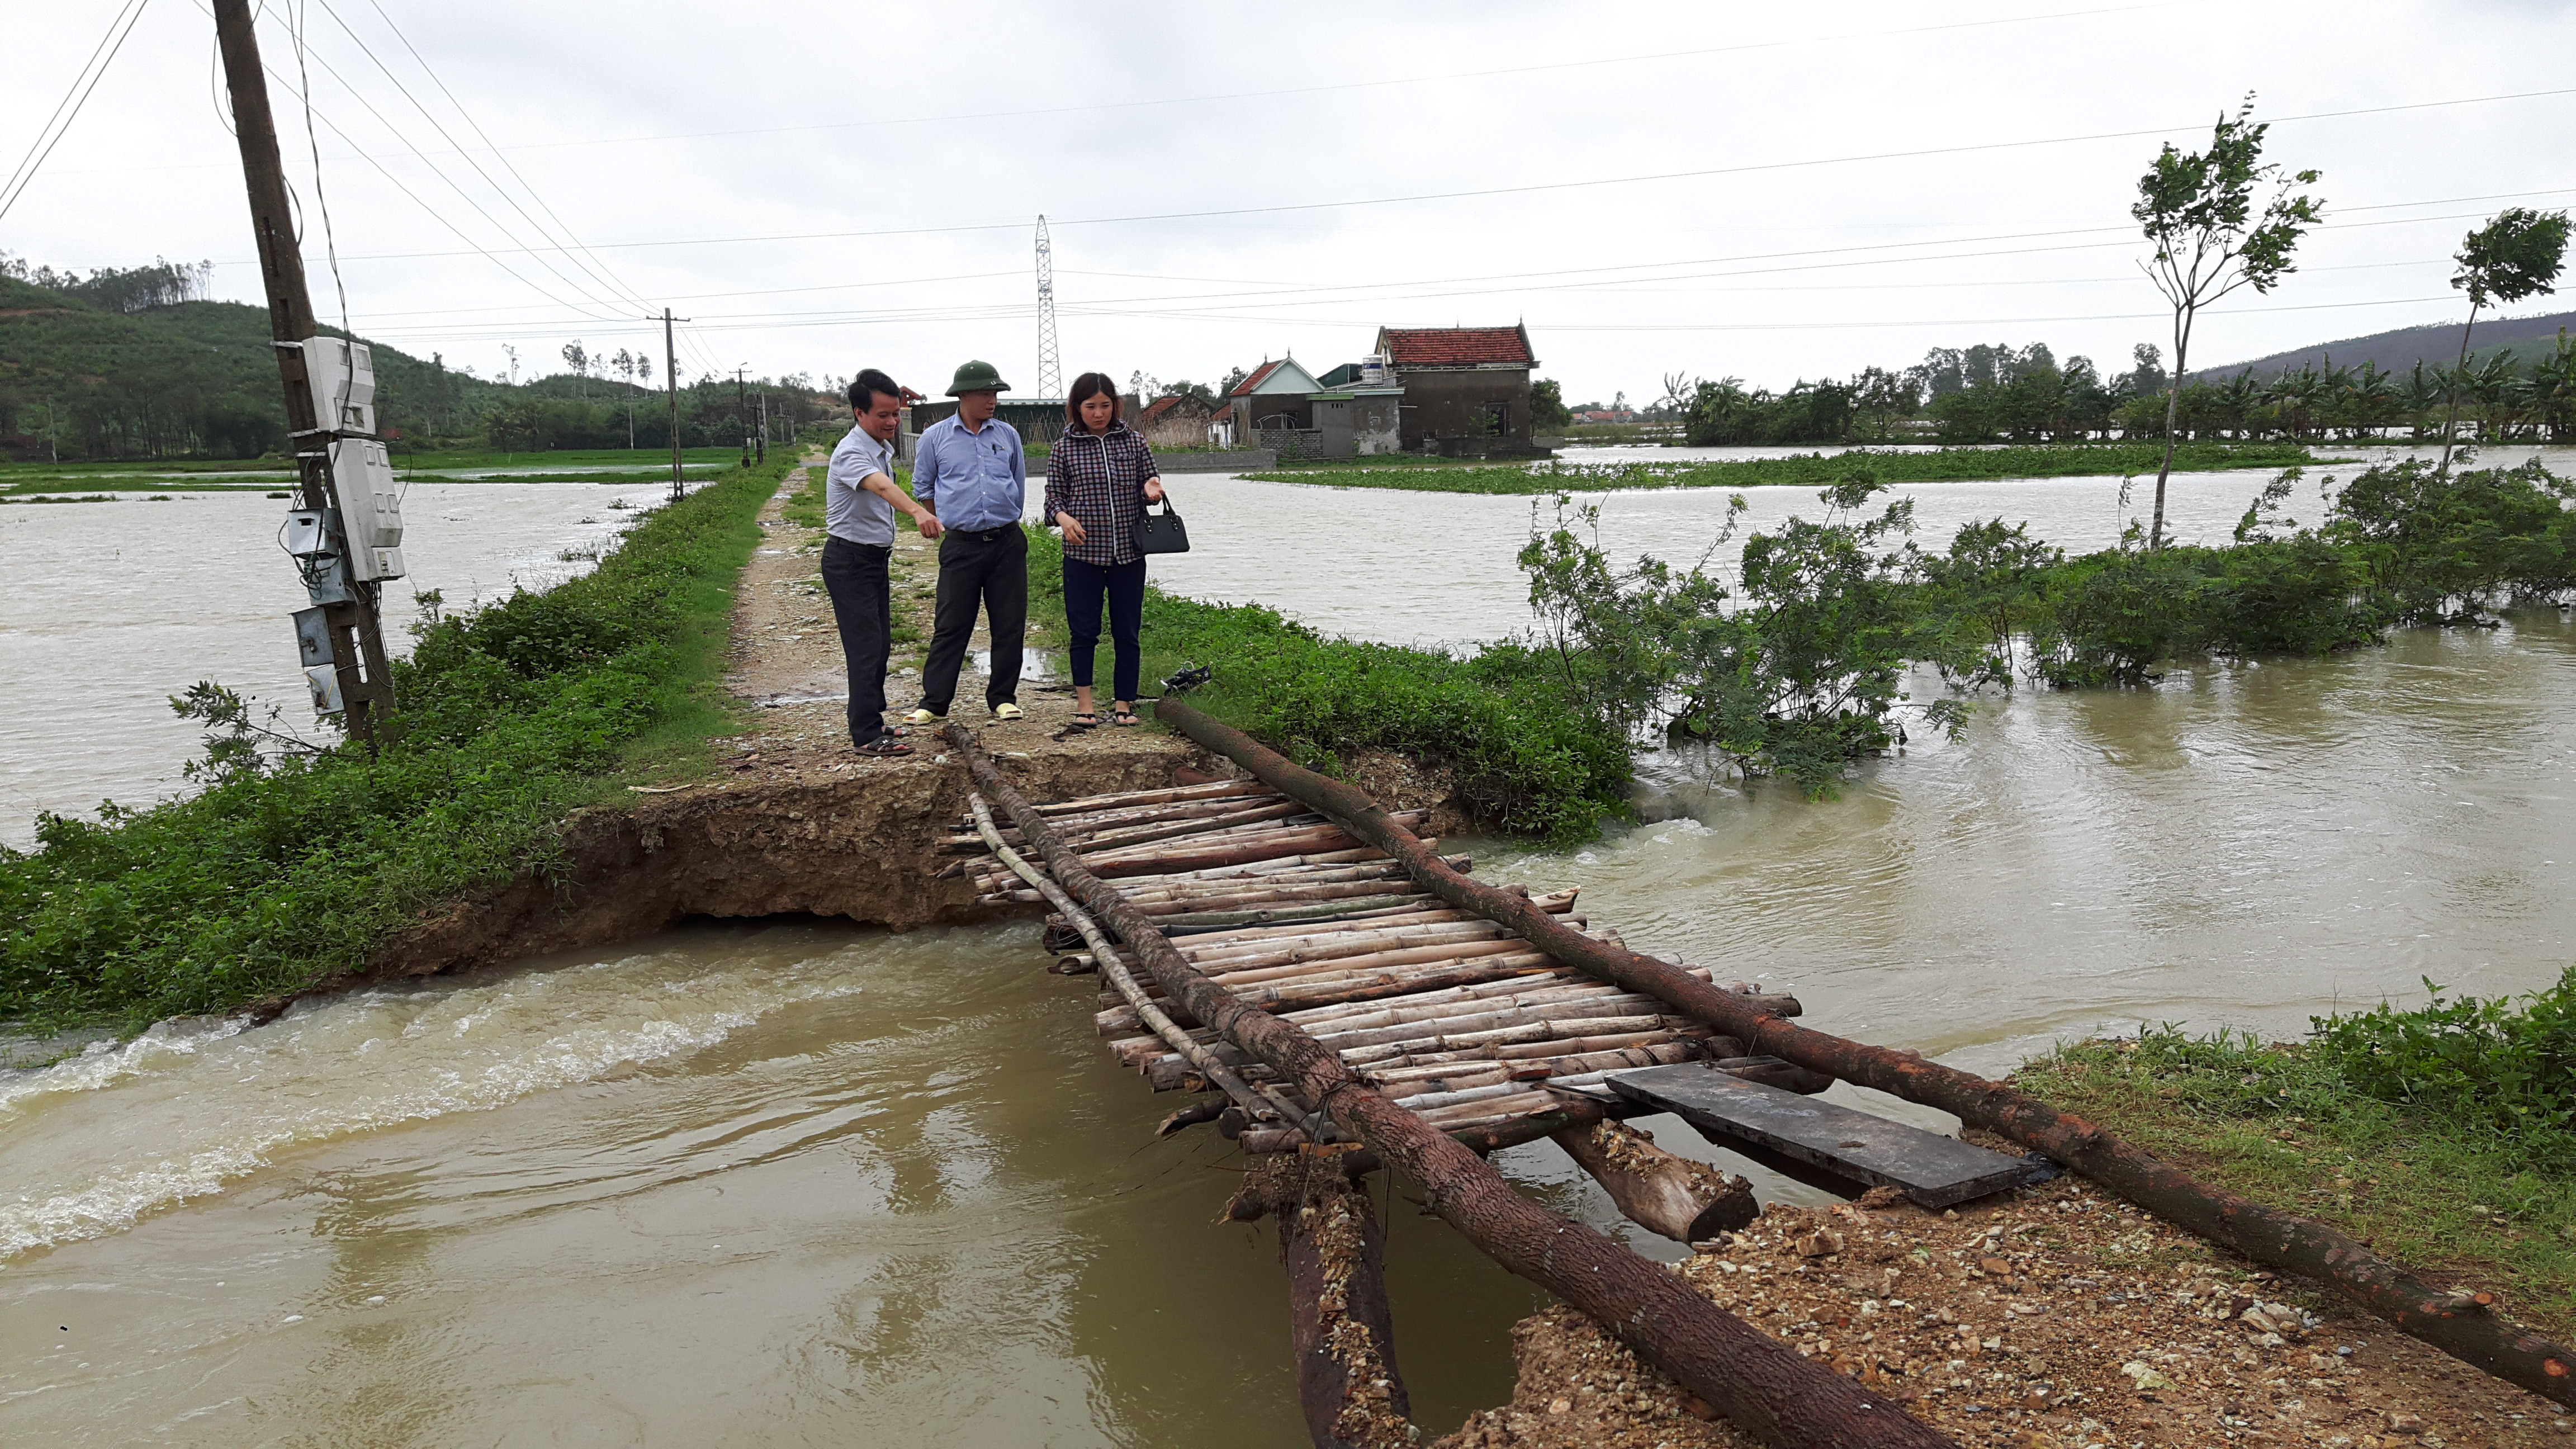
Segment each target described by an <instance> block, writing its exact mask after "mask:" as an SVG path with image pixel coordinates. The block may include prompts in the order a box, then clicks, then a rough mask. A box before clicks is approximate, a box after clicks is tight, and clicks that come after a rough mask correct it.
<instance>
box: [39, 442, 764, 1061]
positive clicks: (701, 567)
mask: <svg viewBox="0 0 2576 1449" xmlns="http://www.w3.org/2000/svg"><path fill="white" fill-rule="evenodd" d="M788 466H789V464H788V462H787V460H785V459H784V458H782V459H779V460H777V461H775V462H772V463H770V464H768V465H765V466H763V467H760V468H755V469H740V470H736V471H734V472H731V473H728V474H726V475H725V476H724V477H723V478H722V479H720V480H718V481H717V482H716V483H714V484H712V485H710V486H709V487H707V488H704V489H702V490H700V491H698V492H697V493H694V494H692V495H690V496H689V497H688V498H687V499H686V500H684V501H682V502H680V503H677V504H673V505H670V506H668V507H666V508H662V509H659V510H656V511H655V512H653V513H652V514H650V515H649V516H648V517H646V518H645V519H644V521H642V522H641V523H639V524H638V525H637V526H636V528H635V529H634V530H633V531H632V532H631V533H629V534H628V535H627V536H626V538H625V540H624V542H623V543H622V544H621V545H620V547H619V548H618V549H617V550H616V551H614V552H612V553H610V554H609V555H608V556H607V557H606V558H605V559H603V560H602V561H601V563H600V566H599V567H598V568H597V569H595V570H593V571H592V572H591V573H588V574H586V575H584V576H582V577H580V578H577V579H573V580H570V581H568V582H566V583H564V584H561V585H559V586H557V587H555V588H553V589H550V590H548V591H546V592H544V593H524V592H523V593H519V594H516V595H513V596H512V597H510V598H508V599H506V600H503V601H501V602H499V603H496V604H493V605H491V606H489V607H487V608H484V609H481V610H478V611H475V612H473V613H471V614H468V615H464V616H461V617H455V618H450V619H447V620H445V621H443V622H440V623H438V624H436V625H434V626H432V627H430V628H428V629H426V630H425V631H424V632H423V633H422V634H421V635H420V637H419V639H418V642H417V644H416V647H415V649H414V652H413V655H412V657H411V658H410V659H408V660H404V661H400V662H398V663H397V665H396V667H395V675H394V682H395V687H396V689H397V691H398V694H399V697H400V699H401V701H402V712H401V714H400V716H399V733H398V734H397V735H396V737H395V738H394V739H393V740H392V741H391V742H390V743H389V744H388V745H387V746H386V747H385V749H384V750H383V751H382V752H381V753H380V754H378V755H375V756H369V755H368V754H366V753H365V752H364V751H362V750H359V749H357V748H355V747H352V746H345V745H344V746H340V747H337V748H333V749H329V750H325V751H322V752H319V753H317V754H312V755H309V756H300V757H292V758H287V759H284V760H279V761H273V762H268V763H264V764H253V763H250V762H247V761H245V760H244V758H243V756H242V753H241V751H240V750H239V749H238V748H237V747H236V748H232V749H221V748H219V749H216V750H213V751H210V754H209V758H208V763H209V764H210V765H211V766H213V768H212V769H211V771H210V772H209V773H210V774H211V775H212V776H213V778H212V779H211V782H210V783H209V784H208V786H207V788H206V789H205V790H203V791H202V792H201V793H199V794H197V795H195V796H192V797H189V798H187V799H183V800H176V801H171V802H168V803H165V804H162V805H157V806H153V807H150V808H148V809H139V810H137V809H126V808H123V807H119V806H116V805H114V804H105V803H103V804H102V805H101V807H100V810H99V818H98V819H97V820H95V821H86V820H79V819H72V818H67V817H62V816H53V815H47V816H42V817H39V820H38V824H37V836H38V840H39V842H40V848H39V849H38V850H36V851H35V852H33V853H21V852H17V851H11V850H6V849H0V919H6V920H8V921H9V922H10V923H11V929H10V932H9V934H8V935H6V936H5V937H0V1020H14V1021H16V1022H19V1023H21V1024H23V1025H25V1026H27V1027H32V1028H35V1029H39V1030H43V1029H53V1028H61V1027H67V1026H79V1025H101V1024H103V1025H110V1026H115V1027H120V1028H130V1027H135V1026H139V1025H141V1024H143V1023H146V1022H149V1021H153V1020H157V1019H160V1018H163V1017H167V1016H172V1015H182V1014H191V1013H202V1012H214V1011H221V1010H224V1009H227V1008H229V1007H232V1006H235V1005H238V1004H240V1003H243V1002H246V1001H252V1000H257V999H260V998H262V997H267V996H272V995H276V994H281V993H285V992H291V991H295V990H299V989H301V988H303V987H306V986H309V985H312V984H314V983H316V982H318V981H321V980H324V979H327V978H329V977H331V976H333V975H336V974H340V973H344V972H348V971H353V970H357V969H360V968H362V967H363V966H364V965H365V964H366V962H367V959H368V955H369V953H370V952H371V951H372V950H373V949H374V948H375V946H376V944H377V943H378V942H379V941H381V940H382V939H383V938H384V937H385V936H386V935H387V934H388V933H390V932H392V931H394V930H396V929H398V928H400V927H401V926H402V925H404V924H405V923H407V922H409V921H411V920H412V919H414V918H415V917H416V916H417V915H418V914H419V913H420V912H422V911H424V910H426V909H429V908H432V907H434V906H436V905H437V904H439V903H440V902H442V901H445V900H448V899H452V898H453V897H455V896H456V895H458V894H460V893H462V892H465V891H468V890H470V889H472V888H474V887H476V886H480V885H489V884H493V883H497V882H500V881H505V880H508V879H511V878H513V877H515V876H517V875H519V874H521V873H523V872H526V871H528V870H531V869H534V870H538V871H544V870H547V869H550V868H551V867H552V865H553V864H554V861H555V859H556V857H555V850H556V842H557V839H558V835H559V831H560V829H561V825H562V822H563V820H564V819H565V817H566V815H567V814H568V813H569V812H570V811H572V810H573V809H575V808H577V807H579V806H582V805H585V804H591V803H597V802H601V801H621V800H625V799H628V798H630V797H628V796H626V795H625V793H624V792H623V791H622V789H620V786H621V785H622V784H623V783H624V782H625V781H627V780H630V779H635V778H638V777H640V776H648V775H649V776H657V777H662V778H668V777H669V776H670V774H671V773H673V772H680V773H686V772H690V771H693V770H696V769H702V768H704V767H705V760H706V746H705V740H706V739H707V737H708V736H710V735H713V734H718V733H725V732H729V731H730V730H732V729H734V728H736V727H737V726H738V721H737V720H736V719H735V717H734V716H733V714H732V712H731V706H730V705H729V704H728V703H727V701H726V699H725V697H724V695H723V692H722V689H721V686H720V682H719V681H720V676H721V670H722V666H723V657H724V649H725V644H726V640H727V635H728V632H729V629H730V623H731V616H732V605H733V586H734V582H735V580H736V578H737V577H738V575H739V574H740V572H741V569H742V566H743V564H744V562H745V561H746V560H748V559H749V557H750V555H751V551H752V549H753V548H754V547H755V546H756V545H757V543H758V541H759V535H760V530H759V527H758V524H757V523H756V522H755V519H756V517H757V515H758V513H759V510H760V507H761V504H762V503H763V502H765V501H766V500H767V499H768V497H769V495H770V494H771V493H772V492H773V491H774V490H775V488H776V486H777V479H778V478H779V476H780V475H781V474H782V473H784V472H785V470H786V468H787V467H788Z"/></svg>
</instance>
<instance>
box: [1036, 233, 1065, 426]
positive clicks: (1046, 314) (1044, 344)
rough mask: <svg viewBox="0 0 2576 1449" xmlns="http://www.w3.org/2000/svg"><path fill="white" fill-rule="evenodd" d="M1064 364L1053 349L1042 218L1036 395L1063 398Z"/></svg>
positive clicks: (1049, 258) (1050, 280) (1049, 260)
mask: <svg viewBox="0 0 2576 1449" xmlns="http://www.w3.org/2000/svg"><path fill="white" fill-rule="evenodd" d="M1063 383H1064V364H1063V363H1062V362H1061V361H1059V360H1058V359H1057V357H1056V346H1055V258H1054V256H1053V254H1052V251H1051V250H1050V248H1049V247H1048V245H1047V228H1046V217H1045V216H1043V215H1041V216H1039V217H1038V396H1040V397H1062V396H1064V387H1063Z"/></svg>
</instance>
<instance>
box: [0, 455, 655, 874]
mask: <svg viewBox="0 0 2576 1449" xmlns="http://www.w3.org/2000/svg"><path fill="white" fill-rule="evenodd" d="M668 493H669V488H668V486H667V485H663V486H604V485H600V484H582V483H475V484H455V483H417V484H413V485H411V487H410V489H409V490H408V492H407V493H406V494H405V498H404V503H403V509H404V517H405V519H406V522H407V525H408V526H407V530H406V532H405V535H404V540H403V555H404V561H405V563H406V564H407V565H408V566H409V568H410V569H411V577H409V578H406V579H400V580H397V581H395V582H394V583H393V584H392V585H390V586H388V587H387V588H386V590H385V643H386V646H387V647H389V648H391V649H393V650H394V652H396V653H398V654H399V653H408V652H409V650H410V646H411V636H410V634H409V633H408V632H406V626H407V625H408V624H409V623H410V622H411V621H412V619H413V618H415V617H416V614H417V604H416V602H415V599H416V595H417V593H418V591H420V590H426V589H435V590H437V591H438V592H439V594H440V595H441V596H442V597H443V598H444V599H445V600H446V602H447V604H448V605H449V606H451V607H454V606H459V605H466V604H471V603H474V602H475V601H477V600H489V599H493V598H498V597H502V596H504V595H507V594H508V593H509V592H510V591H511V590H512V589H514V588H519V587H526V588H531V589H542V588H546V587H549V586H551V585H553V584H555V583H557V582H559V581H560V580H562V579H564V578H567V577H569V576H571V575H572V574H574V573H577V572H580V571H581V570H584V569H587V568H589V567H590V560H591V559H592V558H594V557H596V555H597V552H598V550H599V549H601V548H603V547H606V546H608V545H609V544H610V543H611V542H612V541H613V540H614V539H615V538H616V535H617V534H618V533H619V532H620V531H621V530H622V529H623V528H624V527H625V526H626V524H627V523H628V522H629V521H631V520H632V519H633V518H634V517H635V516H636V513H637V512H638V511H639V510H641V509H644V508H647V507H650V506H652V505H653V504H655V503H657V502H659V501H661V499H663V498H664V497H665V496H667V495H668ZM289 506H290V505H289V504H287V503H285V502H282V501H280V500H277V499H273V498H266V497H263V496H262V495H260V494H258V493H254V492H250V491H247V490H244V491H239V492H223V493H217V492H202V493H184V492H183V493H175V494H171V495H168V496H167V497H164V498H162V499H160V500H158V501H155V500H154V499H152V498H151V497H149V496H147V495H143V494H131V493H130V494H125V495H122V496H119V497H118V498H116V499H115V501H113V502H91V503H39V504H28V503H17V504H12V505H11V506H9V507H6V508H0V578H5V579H7V580H8V581H9V582H8V587H7V588H5V589H0V845H10V846H16V847H18V848H19V849H22V850H23V849H25V848H26V847H27V846H28V845H29V844H30V843H31V842H32V841H33V840H34V839H35V819H36V812H38V811H40V810H52V811H56V812H59V813H62V814H70V815H85V814H88V813H89V812H91V811H93V810H95V809H97V808H98V802H99V801H100V800H101V799H114V800H115V801H116V802H117V803H118V804H120V805H148V804H150V803H152V802H153V801H154V800H157V799H160V798H162V797H164V796H166V795H170V794H174V793H177V792H179V791H180V790H182V789H184V788H186V784H187V782H186V780H185V779H184V778H183V777H182V776H181V775H180V773H179V767H180V766H181V765H182V764H184V763H185V762H186V761H187V760H188V759H189V758H190V757H191V756H192V755H193V754H194V753H195V752H196V750H197V740H198V735H199V732H200V731H199V728H198V727H197V726H195V725H193V724H190V723H189V722H188V721H186V720H182V719H180V718H179V717H178V716H176V715H174V714H172V713H171V712H170V709H169V706H168V705H166V704H165V703H163V701H165V700H166V699H168V698H169V697H170V696H171V695H174V694H177V693H180V692H181V691H183V690H185V689H186V688H187V687H188V686H189V685H191V684H194V683H196V682H197V681H198V680H200V679H212V680H214V681H216V682H218V683H221V684H228V685H231V686H233V687H234V688H236V689H240V690H242V691H243V692H245V693H247V694H251V695H254V696H256V697H257V698H259V699H260V700H261V701H263V702H264V703H275V704H282V705H284V706H286V708H287V716H286V717H287V721H288V723H289V724H291V725H296V726H300V727H302V728H305V729H306V730H308V731H310V729H311V727H312V722H313V710H312V706H311V704H310V703H309V702H308V701H307V700H306V698H305V695H304V680H303V675H302V673H301V671H300V670H299V669H298V668H297V661H296V653H295V630H294V627H293V626H292V625H291V624H290V623H288V621H287V615H288V614H290V613H292V612H293V611H294V610H296V609H300V608H302V607H304V603H305V599H304V590H303V586H302V585H300V584H299V583H297V582H296V576H295V570H294V567H293V565H292V564H291V563H290V562H289V561H288V559H287V557H286V554H285V553H284V551H283V550H282V549H281V548H280V547H279V546H278V543H277V534H278V529H279V526H280V524H281V523H282V522H283V520H284V516H285V513H286V510H287V508H288V507H289ZM567 553H570V554H572V555H574V557H571V558H565V557H564V555H565V554H567Z"/></svg>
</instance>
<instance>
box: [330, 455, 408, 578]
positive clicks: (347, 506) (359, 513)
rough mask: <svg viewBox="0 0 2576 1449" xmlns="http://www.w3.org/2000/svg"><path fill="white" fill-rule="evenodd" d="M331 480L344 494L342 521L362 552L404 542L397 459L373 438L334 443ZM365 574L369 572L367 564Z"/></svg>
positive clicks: (350, 544) (361, 571)
mask: <svg viewBox="0 0 2576 1449" xmlns="http://www.w3.org/2000/svg"><path fill="white" fill-rule="evenodd" d="M331 483H332V486H333V487H335V488H337V489H338V490H339V493H340V521H341V522H342V523H343V524H345V525H346V526H347V528H348V534H349V547H350V548H351V549H353V550H356V551H358V552H361V553H363V552H365V551H366V550H368V549H371V548H394V547H397V546H399V545H400V544H401V543H402V489H401V488H400V487H399V486H397V485H396V484H395V482H394V465H393V460H392V459H391V458H389V457H388V456H386V453H385V445H384V444H382V443H379V442H376V441H375V440H374V439H372V438H342V439H340V440H339V441H337V442H335V443H333V444H332V445H331ZM360 574H361V576H362V577H377V576H376V575H368V574H366V573H365V570H364V569H363V567H362V568H361V570H360Z"/></svg>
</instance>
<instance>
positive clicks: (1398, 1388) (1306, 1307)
mask: <svg viewBox="0 0 2576 1449" xmlns="http://www.w3.org/2000/svg"><path fill="white" fill-rule="evenodd" d="M1226 1216H1227V1217H1228V1218H1230V1219H1232V1220H1234V1221H1237V1222H1250V1221H1253V1220H1255V1219H1258V1218H1263V1217H1267V1218H1271V1219H1274V1220H1275V1221H1276V1222H1277V1223H1278V1225H1279V1259H1280V1262H1281V1264H1282V1265H1283V1266H1285V1267H1286V1268H1287V1270H1288V1324H1289V1342H1290V1343H1291V1345H1292V1346H1293V1347H1294V1349H1295V1351H1296V1358H1297V1403H1298V1407H1299V1408H1300V1409H1302V1410H1303V1411H1304V1413H1305V1416H1306V1432H1307V1434H1308V1435H1309V1436H1311V1437H1312V1438H1313V1439H1314V1441H1315V1444H1316V1446H1317V1449H1406V1446H1410V1445H1413V1444H1415V1443H1417V1442H1419V1441H1418V1439H1417V1438H1416V1437H1415V1434H1414V1430H1413V1426H1412V1425H1411V1424H1410V1423H1409V1422H1407V1421H1408V1419H1409V1418H1410V1417H1411V1415H1412V1413H1413V1408H1412V1405H1411V1403H1410V1402H1409V1400H1408V1399H1407V1396H1406V1394H1405V1391H1404V1379H1403V1377H1402V1376H1401V1375H1400V1374H1398V1373H1397V1372H1396V1366H1395V1320H1394V1315H1393V1313H1392V1312H1391V1311H1390V1310H1389V1309H1388V1307H1387V1301H1386V1235H1385V1234H1384V1232H1383V1231H1381V1230H1380V1228H1379V1226H1378V1221H1377V1214H1376V1212H1375V1211H1374V1210H1373V1209H1372V1208H1371V1207H1370V1204H1369V1199H1368V1194H1367V1193H1366V1192H1364V1191H1362V1190H1361V1189H1360V1188H1359V1187H1358V1186H1356V1185H1355V1184H1354V1183H1353V1181H1352V1179H1351V1178H1350V1177H1349V1176H1348V1175H1346V1174H1345V1173H1343V1172H1342V1171H1341V1170H1340V1169H1339V1168H1336V1167H1332V1166H1330V1165H1328V1160H1318V1159H1313V1158H1305V1159H1294V1160H1292V1159H1285V1158H1277V1157H1273V1158H1269V1159H1266V1160H1265V1161H1263V1162H1262V1163H1261V1165H1259V1166H1257V1167H1255V1168H1254V1169H1253V1170H1252V1171H1251V1173H1250V1174H1248V1175H1247V1176H1246V1178H1245V1180H1244V1184H1243V1186H1242V1187H1241V1188H1239V1189H1237V1190H1236V1192H1235V1200H1234V1201H1233V1202H1231V1203H1228V1204H1227V1205H1226Z"/></svg>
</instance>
